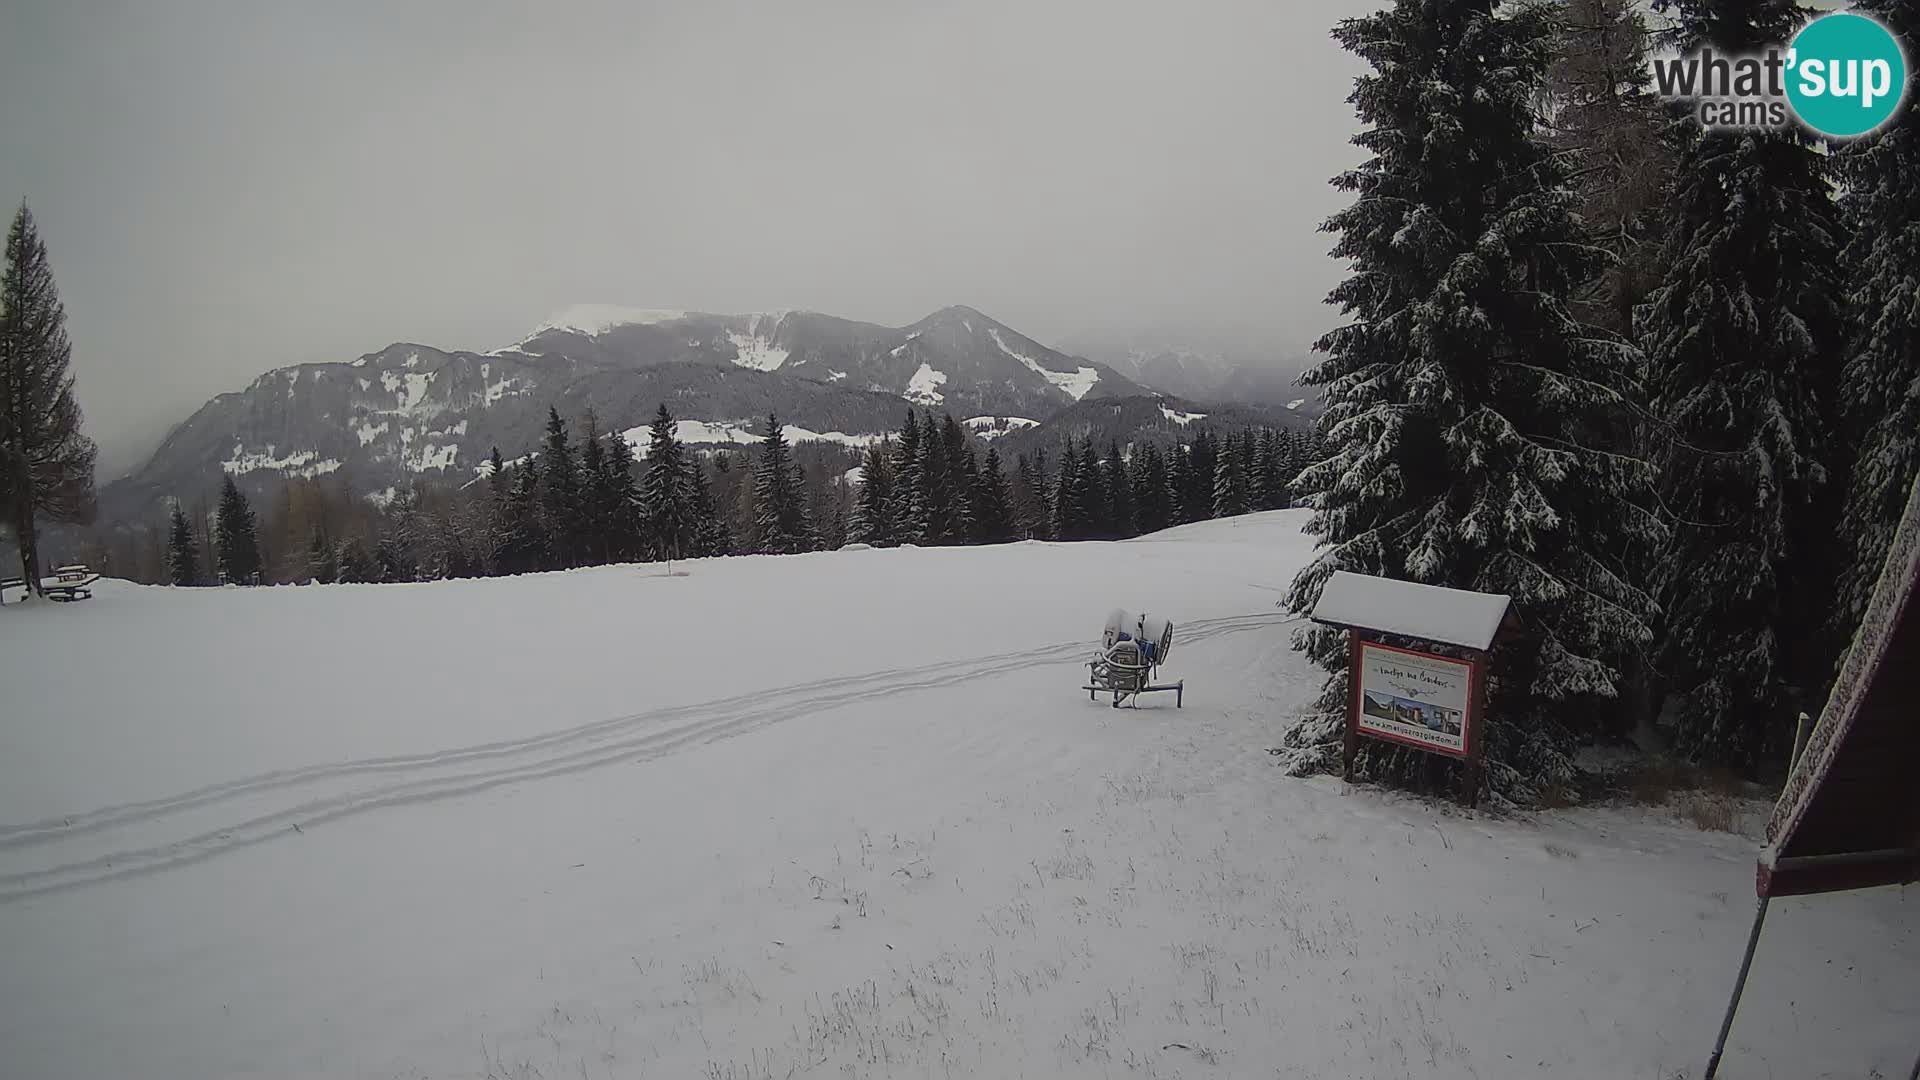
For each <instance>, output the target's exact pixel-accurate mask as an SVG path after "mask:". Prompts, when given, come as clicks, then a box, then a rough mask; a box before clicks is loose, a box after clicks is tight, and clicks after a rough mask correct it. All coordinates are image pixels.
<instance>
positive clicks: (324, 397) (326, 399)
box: [101, 304, 1140, 527]
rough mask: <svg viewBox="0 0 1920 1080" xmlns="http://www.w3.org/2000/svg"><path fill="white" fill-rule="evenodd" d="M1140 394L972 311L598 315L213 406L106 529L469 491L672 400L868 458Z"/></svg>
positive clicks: (322, 375)
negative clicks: (188, 509) (546, 438)
mask: <svg viewBox="0 0 1920 1080" xmlns="http://www.w3.org/2000/svg"><path fill="white" fill-rule="evenodd" d="M1139 390H1140V388H1139V387H1138V386H1136V385H1135V384H1134V383H1132V382H1131V381H1129V380H1127V379H1125V378H1124V377H1122V376H1120V375H1118V374H1117V373H1115V372H1113V371H1112V370H1111V369H1109V368H1106V367H1104V366H1102V365H1098V364H1094V363H1091V362H1089V361H1084V360H1079V359H1077V358H1073V357H1069V356H1066V355H1065V354H1063V353H1060V352H1058V351H1055V350H1053V349H1050V348H1048V347H1047V346H1045V345H1042V344H1040V343H1039V342H1037V341H1034V340H1033V339H1032V338H1029V337H1027V336H1026V335H1024V334H1021V333H1019V332H1018V331H1016V330H1014V329H1012V328H1011V327H1008V326H1006V325H1005V324H1004V323H1001V322H998V321H997V320H994V319H993V318H991V317H989V316H987V315H985V314H983V313H982V312H980V311H977V310H975V309H973V308H968V307H949V308H943V309H941V310H940V311H937V312H934V313H933V314H931V315H929V316H927V317H926V318H924V319H921V320H920V321H918V322H916V323H913V324H911V325H909V326H904V327H884V326H878V325H875V324H871V323H861V322H855V321H852V320H847V319H840V318H836V317H834V316H831V315H825V314H821V313H819V312H813V311H803V310H791V309H782V310H773V311H765V312H757V313H748V314H739V315H716V314H711V313H705V312H695V311H683V310H669V309H654V308H638V307H619V306H613V305H604V304H582V305H576V306H573V307H569V308H565V309H563V310H561V311H558V312H556V313H555V314H554V315H553V316H552V317H550V318H548V319H547V320H546V321H545V322H543V323H541V324H540V325H539V326H537V327H536V328H535V329H534V331H533V332H532V333H531V334H529V335H528V336H527V337H525V338H523V339H521V340H520V341H519V342H516V343H515V344H513V345H509V346H506V347H503V348H499V349H494V350H492V351H490V352H485V353H475V352H467V351H461V350H453V351H448V350H442V349H437V348H434V347H433V346H430V345H425V344H417V343H411V342H399V343H395V344H393V345H389V346H388V347H386V348H385V349H382V350H380V351H378V352H373V353H368V354H366V355H364V356H360V357H358V358H355V359H353V360H350V361H344V362H327V363H306V364H298V365H293V366H290V367H283V368H278V369H275V370H273V371H269V372H267V373H265V374H263V375H261V376H259V377H258V378H256V379H254V380H253V381H252V382H251V383H250V384H248V386H247V387H246V388H245V389H244V390H240V391H237V392H233V393H226V394H221V395H219V396H217V397H215V398H214V399H213V400H211V401H209V402H208V403H207V404H206V405H204V406H202V407H201V408H200V409H199V410H197V411H196V412H195V413H194V414H193V415H192V416H191V417H189V418H188V419H187V420H186V421H185V422H183V423H181V424H180V425H179V426H178V427H176V428H175V429H174V430H173V431H172V432H171V433H170V434H169V435H168V436H167V438H166V439H165V440H164V441H162V443H161V444H160V446H159V447H158V448H157V449H156V450H155V452H154V453H153V454H152V455H151V456H150V457H149V459H148V460H147V461H146V463H145V464H143V465H142V466H140V467H138V468H136V469H134V470H133V471H132V472H130V473H129V474H128V475H127V476H126V477H124V478H122V479H120V480H118V481H115V482H114V483H112V484H109V485H107V486H106V487H105V488H104V489H103V490H102V493H101V520H102V522H103V523H104V524H106V525H108V526H109V527H111V526H113V525H117V524H125V523H129V522H141V523H151V522H153V521H155V520H157V519H158V517H159V515H160V514H162V513H164V506H165V502H166V500H167V499H168V498H171V497H179V498H186V499H195V498H199V497H201V496H203V495H205V494H207V493H208V492H210V491H211V490H213V489H214V488H215V487H216V486H217V484H218V483H219V481H220V478H221V476H222V475H223V474H224V475H231V476H233V477H235V478H236V480H237V481H239V482H240V484H241V486H242V488H243V489H244V490H246V491H247V492H248V493H249V494H250V495H254V496H262V495H266V494H269V493H272V492H276V491H277V490H278V486H279V484H280V482H281V480H282V479H283V478H309V479H310V478H317V477H326V476H337V477H342V478H347V479H349V480H350V482H351V485H352V486H353V487H354V489H355V490H358V491H362V492H380V491H384V490H387V489H391V488H394V487H397V486H401V485H404V484H407V483H409V482H411V481H412V479H413V478H415V477H426V478H434V477H441V478H444V479H446V480H448V481H449V482H452V483H455V484H456V485H457V484H461V483H465V482H467V481H469V480H470V479H471V478H472V477H473V476H475V475H478V472H477V470H478V469H479V467H480V466H481V465H482V464H483V463H484V461H485V460H486V458H487V456H488V454H489V453H490V452H491V450H492V449H493V448H494V447H498V448H499V449H500V451H501V453H502V454H503V455H504V456H506V457H509V458H514V457H519V456H521V455H523V454H525V453H526V452H527V451H528V450H530V449H532V448H533V447H534V446H535V445H537V443H538V442H539V440H540V438H541V437H542V432H543V428H544V425H545V422H546V418H547V410H548V408H549V407H552V408H554V409H557V410H558V411H559V413H560V414H561V416H563V417H564V418H566V419H567V421H568V422H569V423H572V422H574V421H577V420H578V419H579V418H580V417H582V416H584V415H585V414H586V413H587V412H588V411H589V410H591V411H592V412H594V413H595V414H596V415H597V417H598V419H599V423H600V426H601V429H602V430H603V431H623V430H626V429H629V428H631V427H634V426H636V425H640V424H643V423H645V422H646V421H647V420H648V419H650V417H651V416H652V414H653V411H654V409H655V408H656V407H658V405H659V404H660V403H662V402H668V403H670V404H671V406H672V408H673V410H674V412H675V414H676V416H677V417H678V418H679V419H681V420H682V421H691V422H693V427H692V428H691V429H690V432H691V433H692V434H694V435H695V436H696V438H695V439H694V440H693V441H696V442H713V443H727V444H733V443H739V442H741V441H744V440H746V439H747V438H748V433H749V432H758V430H759V427H760V424H761V422H762V420H763V419H764V418H765V417H766V415H767V414H768V413H778V414H779V415H780V417H781V418H782V420H783V421H785V422H786V423H787V424H788V425H789V427H788V430H789V436H790V437H795V436H798V437H800V438H813V439H827V440H829V441H836V442H841V443H842V444H844V445H849V446H859V445H863V444H864V442H865V441H870V440H871V439H872V438H873V437H876V436H878V435H880V434H882V433H884V432H887V431H890V430H892V429H894V428H896V427H898V426H899V423H900V419H901V417H902V416H903V415H904V414H905V412H906V409H907V407H908V405H909V404H912V405H917V406H920V407H923V408H931V409H935V410H947V411H952V412H954V413H955V414H956V415H960V416H982V415H985V416H1011V417H1035V418H1041V419H1044V418H1046V417H1049V416H1051V415H1053V414H1054V413H1057V412H1059V411H1060V410H1062V409H1065V408H1069V407H1072V406H1074V405H1077V404H1079V403H1081V402H1083V401H1089V400H1095V399H1105V398H1116V399H1117V398H1120V397H1125V396H1129V395H1134V394H1138V393H1139ZM817 433H824V434H817ZM700 436H712V437H711V438H703V437H700ZM836 436H837V437H836Z"/></svg>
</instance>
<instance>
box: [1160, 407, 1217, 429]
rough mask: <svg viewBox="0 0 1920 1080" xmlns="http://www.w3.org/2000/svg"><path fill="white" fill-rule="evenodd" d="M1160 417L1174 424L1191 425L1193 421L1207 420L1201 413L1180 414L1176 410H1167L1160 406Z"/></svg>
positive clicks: (1204, 414) (1205, 415)
mask: <svg viewBox="0 0 1920 1080" xmlns="http://www.w3.org/2000/svg"><path fill="white" fill-rule="evenodd" d="M1160 415H1161V416H1164V417H1166V418H1167V419H1169V420H1171V421H1173V422H1174V423H1176V424H1191V423H1193V422H1194V421H1195V420H1205V419H1206V418H1207V414H1206V413H1203V412H1180V411H1178V410H1176V409H1169V408H1167V407H1166V406H1165V405H1162V406H1160Z"/></svg>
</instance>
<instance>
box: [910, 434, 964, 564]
mask: <svg viewBox="0 0 1920 1080" xmlns="http://www.w3.org/2000/svg"><path fill="white" fill-rule="evenodd" d="M914 477H915V480H916V481H917V483H918V485H919V491H918V493H917V497H916V499H915V500H914V502H915V505H916V507H917V508H918V509H919V511H920V513H919V518H920V520H919V523H918V524H919V527H920V530H921V536H920V543H922V544H927V545H929V546H932V545H936V544H949V543H952V542H953V520H954V495H955V493H954V490H953V473H952V471H951V470H950V469H949V468H948V467H947V440H946V439H945V438H944V437H943V436H942V435H941V433H940V424H939V422H938V421H936V420H934V418H933V416H932V415H931V414H929V415H928V416H927V422H926V426H925V427H924V428H922V429H921V432H920V457H919V460H918V461H917V462H916V463H915V467H914Z"/></svg>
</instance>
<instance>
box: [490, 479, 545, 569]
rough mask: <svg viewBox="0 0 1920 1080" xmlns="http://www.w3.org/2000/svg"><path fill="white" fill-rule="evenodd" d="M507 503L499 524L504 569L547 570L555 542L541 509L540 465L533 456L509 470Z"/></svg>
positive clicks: (501, 560)
mask: <svg viewBox="0 0 1920 1080" xmlns="http://www.w3.org/2000/svg"><path fill="white" fill-rule="evenodd" d="M510 471H511V472H512V474H513V475H512V480H511V482H510V483H509V484H508V485H507V502H506V509H505V512H504V513H503V514H502V517H501V523H500V555H499V560H500V564H501V566H502V567H503V568H504V572H506V573H509V574H525V573H531V572H533V571H535V570H545V569H548V568H549V567H550V566H551V565H552V564H551V563H550V562H549V561H548V552H549V551H551V550H552V545H551V544H549V543H548V541H547V537H546V529H545V520H544V515H543V514H542V513H541V509H540V468H539V465H538V463H537V460H536V459H535V458H534V456H533V455H531V454H529V455H527V457H526V458H525V459H524V460H522V461H521V462H520V464H518V465H515V466H513V467H512V468H511V470H510Z"/></svg>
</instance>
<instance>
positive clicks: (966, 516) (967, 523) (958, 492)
mask: <svg viewBox="0 0 1920 1080" xmlns="http://www.w3.org/2000/svg"><path fill="white" fill-rule="evenodd" d="M940 438H941V441H943V442H945V443H946V458H947V490H948V491H949V492H950V493H951V494H950V498H951V500H952V511H951V514H952V517H951V521H950V522H949V524H948V526H947V542H948V543H950V544H964V543H966V542H967V540H968V539H969V538H970V537H972V535H973V484H974V478H975V477H976V476H977V475H978V474H979V468H980V465H979V461H978V460H977V459H976V458H975V457H974V455H973V444H972V443H971V442H969V441H968V439H967V432H966V429H965V428H963V427H961V426H960V422H959V421H958V420H955V419H954V418H953V414H952V413H946V414H944V415H943V418H942V419H941V422H940Z"/></svg>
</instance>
